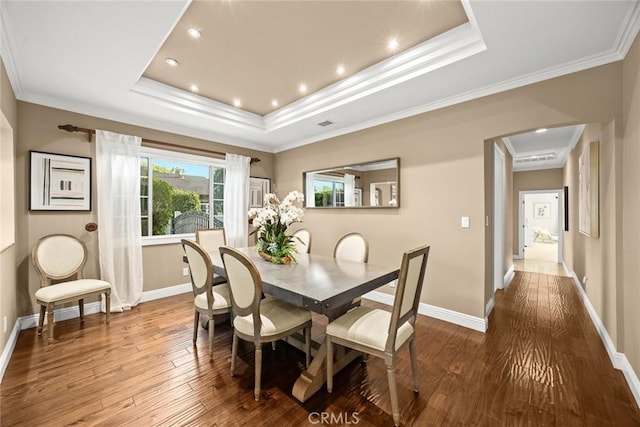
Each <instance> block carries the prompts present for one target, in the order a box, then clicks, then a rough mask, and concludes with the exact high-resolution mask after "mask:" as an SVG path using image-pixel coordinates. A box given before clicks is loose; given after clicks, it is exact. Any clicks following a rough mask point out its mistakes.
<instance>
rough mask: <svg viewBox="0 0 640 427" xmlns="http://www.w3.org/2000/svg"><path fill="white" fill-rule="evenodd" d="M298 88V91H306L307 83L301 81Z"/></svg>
mask: <svg viewBox="0 0 640 427" xmlns="http://www.w3.org/2000/svg"><path fill="white" fill-rule="evenodd" d="M298 90H299V91H300V93H307V85H306V84H304V83H302V84H301V85H300V86H298Z"/></svg>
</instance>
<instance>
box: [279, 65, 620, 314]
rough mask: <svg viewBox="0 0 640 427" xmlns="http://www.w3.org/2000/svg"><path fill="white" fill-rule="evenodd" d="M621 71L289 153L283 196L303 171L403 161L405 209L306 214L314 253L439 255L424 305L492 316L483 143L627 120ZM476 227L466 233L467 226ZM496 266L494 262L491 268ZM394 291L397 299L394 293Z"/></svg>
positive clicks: (393, 260) (597, 71) (586, 75)
mask: <svg viewBox="0 0 640 427" xmlns="http://www.w3.org/2000/svg"><path fill="white" fill-rule="evenodd" d="M620 72H621V64H620V63H616V64H610V65H607V66H603V67H597V68H593V69H590V70H587V71H583V72H580V73H575V74H572V75H569V76H565V77H560V78H556V79H552V80H547V81H544V82H541V83H537V84H534V85H530V86H526V87H523V88H519V89H515V90H511V91H507V92H503V93H500V94H496V95H492V96H489V97H485V98H482V99H478V100H475V101H470V102H466V103H464V104H460V105H457V106H453V107H449V108H445V109H441V110H437V111H433V112H429V113H425V114H421V115H418V116H415V117H411V118H407V119H404V120H399V121H396V122H392V123H388V124H385V125H381V126H377V127H375V128H370V129H366V130H363V131H359V132H355V133H352V134H349V135H343V136H340V137H336V138H331V139H328V140H326V141H323V142H320V143H316V144H312V145H308V146H304V147H299V148H296V149H292V150H288V151H285V152H282V153H278V154H277V155H276V167H275V171H276V178H275V181H276V186H277V189H278V191H282V192H286V191H289V190H293V189H298V190H300V183H301V181H302V172H303V171H305V170H314V169H321V168H325V167H330V166H334V165H335V163H336V162H335V159H336V158H340V160H341V162H340V163H343V164H344V163H347V164H348V163H358V162H364V161H370V160H376V159H379V158H387V157H395V156H399V157H400V164H401V170H400V176H401V178H400V182H401V189H400V191H401V207H400V209H397V210H396V209H394V210H384V211H377V210H366V211H362V210H350V209H344V210H339V211H338V210H331V209H330V210H322V211H320V210H311V209H309V210H307V211H306V217H305V224H304V226H305V227H307V228H309V229H310V230H311V231H312V233H313V252H316V253H322V254H327V255H330V254H331V251H332V248H333V245H334V244H335V242H336V240H337V239H338V238H339V237H340V236H341V235H343V234H345V233H347V232H350V231H359V232H362V233H363V234H364V235H366V236H367V237H368V238H369V242H370V245H371V249H370V257H369V262H371V263H376V264H383V265H388V266H398V265H399V262H400V257H401V254H402V252H403V251H405V250H407V249H410V248H412V247H415V246H418V245H421V244H425V243H428V244H430V245H431V246H432V251H431V254H430V259H429V267H428V272H427V281H426V283H425V288H424V291H423V295H422V301H423V302H426V303H429V304H433V305H436V306H439V307H444V308H447V309H451V310H454V311H457V312H461V313H466V314H469V315H472V316H477V317H484V307H485V304H486V302H487V301H488V296H487V295H486V293H485V268H486V263H487V262H489V265H490V258H491V256H490V254H489V256H488V257H486V255H487V254H486V253H485V226H484V223H485V218H484V217H485V175H484V172H485V164H484V156H485V153H484V141H485V140H487V139H490V138H494V137H496V136H499V135H508V134H512V133H516V132H522V131H527V130H531V129H536V128H538V127H542V126H550V125H561V124H573V123H584V122H592V121H604V120H610V119H611V118H612V117H615V116H617V115H619V112H620V104H621V91H620V89H621V88H620ZM461 216H469V217H470V218H471V228H469V229H462V228H460V217H461ZM487 259H489V261H487ZM383 291H385V292H389V293H390V292H392V289H391V288H388V287H385V288H384V289H383Z"/></svg>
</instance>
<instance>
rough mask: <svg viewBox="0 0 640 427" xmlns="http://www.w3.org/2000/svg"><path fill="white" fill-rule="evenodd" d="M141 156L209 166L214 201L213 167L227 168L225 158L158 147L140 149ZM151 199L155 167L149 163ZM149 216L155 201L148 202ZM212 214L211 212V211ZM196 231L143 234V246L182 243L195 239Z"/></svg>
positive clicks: (210, 185) (211, 199)
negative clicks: (153, 234) (182, 241)
mask: <svg viewBox="0 0 640 427" xmlns="http://www.w3.org/2000/svg"><path fill="white" fill-rule="evenodd" d="M140 157H147V158H149V160H150V161H151V160H152V159H157V160H168V161H173V162H181V163H191V164H193V165H198V166H207V167H208V168H209V199H210V203H212V202H213V168H226V162H225V161H224V159H215V158H212V157H206V156H199V155H197V154H187V153H179V152H176V151H169V150H162V149H158V148H150V147H144V146H143V147H142V148H141V149H140ZM149 166H150V167H149V172H148V174H149V178H148V179H149V190H148V191H149V201H151V200H152V198H153V185H152V182H153V171H152V169H153V167H152V164H151V162H150V165H149ZM148 205H149V206H148V210H149V214H150V215H149V218H151V213H152V210H153V203H149V204H148ZM209 214H210V215H211V213H209ZM195 238H196V236H195V233H185V234H167V235H163V236H142V246H156V245H170V244H175V243H180V240H182V239H190V240H195Z"/></svg>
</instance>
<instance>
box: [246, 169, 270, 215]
mask: <svg viewBox="0 0 640 427" xmlns="http://www.w3.org/2000/svg"><path fill="white" fill-rule="evenodd" d="M267 193H271V178H260V177H255V176H252V177H249V208H261V207H262V206H263V204H264V195H265V194H267Z"/></svg>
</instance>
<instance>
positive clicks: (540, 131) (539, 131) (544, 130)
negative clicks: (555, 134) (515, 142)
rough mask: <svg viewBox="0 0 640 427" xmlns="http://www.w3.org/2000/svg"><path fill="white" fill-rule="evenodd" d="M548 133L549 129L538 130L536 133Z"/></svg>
mask: <svg viewBox="0 0 640 427" xmlns="http://www.w3.org/2000/svg"><path fill="white" fill-rule="evenodd" d="M546 131H547V128H540V129H538V130H536V133H544V132H546Z"/></svg>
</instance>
